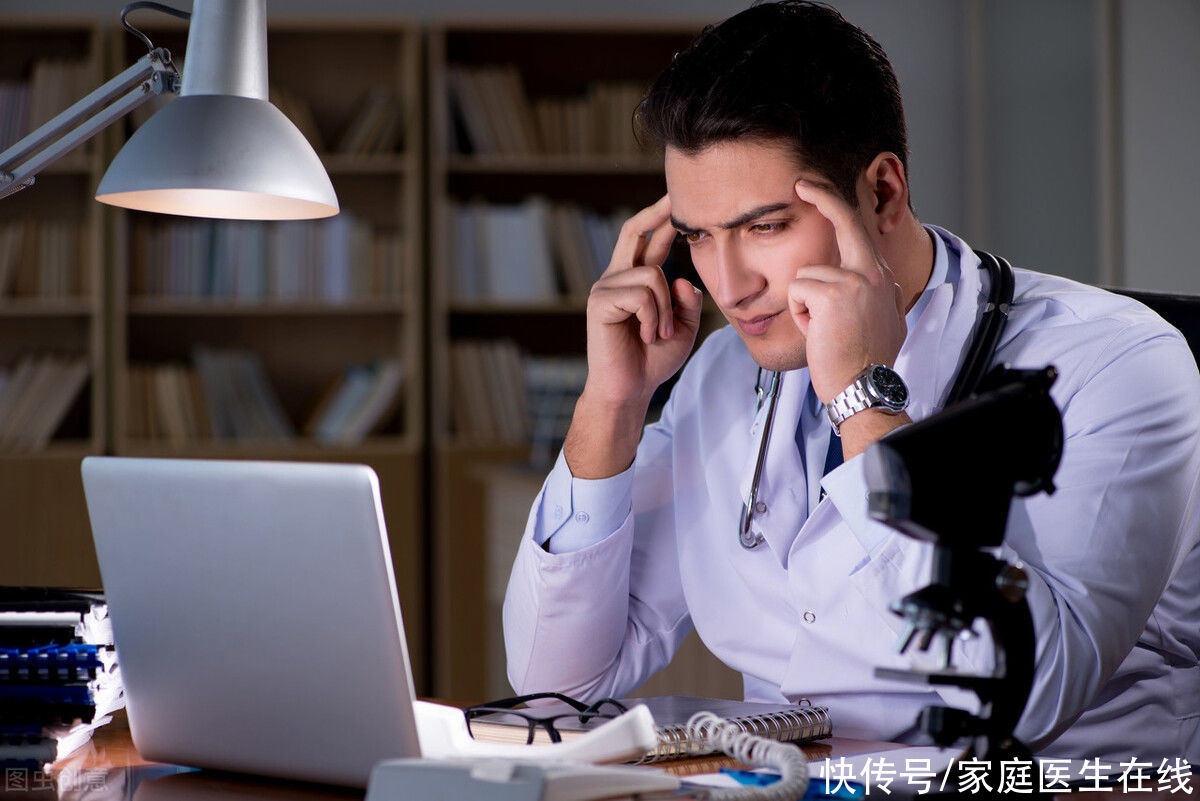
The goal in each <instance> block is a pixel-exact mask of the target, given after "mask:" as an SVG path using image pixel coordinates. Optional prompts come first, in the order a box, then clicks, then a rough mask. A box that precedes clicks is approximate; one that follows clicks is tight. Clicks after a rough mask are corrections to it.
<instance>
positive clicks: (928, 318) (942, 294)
mask: <svg viewBox="0 0 1200 801" xmlns="http://www.w3.org/2000/svg"><path fill="white" fill-rule="evenodd" d="M929 227H931V228H933V226H929ZM934 231H935V236H943V237H944V238H946V239H948V240H949V248H948V252H947V258H949V259H951V260H952V261H957V263H958V268H959V269H958V281H957V282H956V283H951V282H946V283H944V284H942V285H941V286H938V287H937V288H935V289H934V290H933V295H932V297H931V298H930V300H929V304H928V305H927V306H926V307H925V310H924V312H922V313H921V317H920V318H919V319H918V320H917V322H916V324H915V325H913V326H912V328H911V329H910V330H909V332H908V336H907V337H906V338H905V340H904V346H903V347H902V348H901V349H900V354H899V356H897V357H896V371H897V372H898V373H900V375H901V377H903V378H904V381H905V383H906V384H907V385H908V389H909V394H910V395H911V398H912V400H911V401H910V403H909V408H908V415H909V417H911V418H912V419H913V420H921V419H924V418H926V417H928V416H930V415H931V414H933V413H934V412H937V411H940V410H941V408H942V407H943V406H944V405H945V402H946V396H947V395H948V394H949V393H950V387H951V385H952V384H953V383H954V378H955V376H956V375H958V369H959V367H960V366H961V365H962V362H963V359H964V358H965V356H966V351H967V346H968V345H969V344H970V342H971V334H972V333H973V332H974V330H975V321H976V319H977V318H978V316H979V313H980V311H981V309H982V300H981V294H982V292H983V285H982V281H981V280H980V277H979V258H978V257H977V256H976V255H975V252H974V251H973V250H971V249H970V247H968V246H967V244H966V243H965V242H963V241H962V240H961V239H959V238H958V237H956V236H954V235H952V234H949V233H948V232H945V231H943V230H942V229H940V228H935V229H934ZM956 250H957V252H955V251H956ZM964 253H965V254H966V256H965V258H960V254H964Z"/></svg>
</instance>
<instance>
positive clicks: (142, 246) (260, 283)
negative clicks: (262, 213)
mask: <svg viewBox="0 0 1200 801" xmlns="http://www.w3.org/2000/svg"><path fill="white" fill-rule="evenodd" d="M403 259H404V236H403V234H402V233H400V232H399V231H394V230H382V229H376V228H375V227H374V226H372V225H370V224H369V223H368V222H366V221H365V220H362V219H359V218H357V217H355V216H354V215H352V214H350V213H349V212H342V213H341V214H339V215H338V216H336V217H332V218H330V219H328V220H321V221H318V222H309V221H291V222H281V223H262V222H244V221H234V222H231V221H224V220H217V221H214V220H170V221H165V222H164V221H162V220H153V221H150V220H145V221H142V223H140V224H139V225H137V226H136V227H135V228H134V231H133V266H132V270H131V273H130V293H131V294H132V295H133V296H134V297H138V298H144V297H151V298H171V299H175V300H192V301H195V300H220V301H227V300H234V301H243V302H251V303H255V302H258V303H261V302H283V303H286V302H301V301H307V302H312V301H319V302H326V303H340V302H346V301H352V300H361V299H375V298H394V297H396V296H397V295H399V293H400V291H401V286H400V283H399V281H400V275H401V273H402V270H401V265H402V262H403Z"/></svg>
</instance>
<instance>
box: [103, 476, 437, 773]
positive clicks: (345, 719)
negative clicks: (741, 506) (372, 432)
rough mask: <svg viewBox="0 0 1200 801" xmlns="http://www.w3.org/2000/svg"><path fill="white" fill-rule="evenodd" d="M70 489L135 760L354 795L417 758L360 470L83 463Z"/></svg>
mask: <svg viewBox="0 0 1200 801" xmlns="http://www.w3.org/2000/svg"><path fill="white" fill-rule="evenodd" d="M83 486H84V491H85V493H86V495H87V505H88V513H89V514H90V516H91V522H92V532H93V536H94V538H95V541H96V554H97V556H98V557H99V561H100V573H101V576H102V578H103V581H104V590H105V593H106V594H107V598H108V604H109V609H110V611H111V615H112V622H113V630H114V635H115V638H116V644H117V654H118V657H119V659H120V663H121V673H122V675H123V678H124V681H125V687H126V694H127V698H128V708H129V725H130V729H131V731H132V734H133V742H134V745H136V746H137V749H138V751H139V752H140V753H141V754H142V756H144V757H146V758H147V759H151V760H156V761H163V762H173V763H178V764H183V765H192V766H196V767H205V768H216V769H221V770H231V771H239V772H246V773H257V774H264V775H271V776H283V777H288V778H294V779H303V780H308V781H319V782H327V783H332V784H341V785H356V786H366V783H367V778H368V776H369V774H370V771H371V767H372V766H373V765H374V764H375V763H376V762H378V761H379V760H381V759H385V758H389V757H415V756H419V754H420V749H419V746H418V741H417V732H416V727H415V724H414V721H413V710H412V701H413V686H412V672H411V670H410V668H409V662H408V649H407V648H406V646H405V640H404V626H403V623H402V622H401V618H400V604H399V601H398V599H397V596H396V582H395V577H394V575H393V573H392V564H391V559H390V556H389V548H388V541H387V532H386V529H385V527H384V521H383V510H382V507H381V505H380V500H379V482H378V479H377V478H376V476H375V473H374V471H372V470H371V469H370V468H368V467H363V466H360V465H328V464H296V463H274V462H242V461H201V460H186V459H120V458H102V457H89V458H87V459H84V460H83Z"/></svg>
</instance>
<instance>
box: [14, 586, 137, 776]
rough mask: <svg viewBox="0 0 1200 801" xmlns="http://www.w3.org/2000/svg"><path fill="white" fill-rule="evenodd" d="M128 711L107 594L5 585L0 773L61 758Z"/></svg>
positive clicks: (34, 766) (37, 765) (35, 766)
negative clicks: (123, 710) (119, 713)
mask: <svg viewBox="0 0 1200 801" xmlns="http://www.w3.org/2000/svg"><path fill="white" fill-rule="evenodd" d="M124 705H125V693H124V690H123V688H122V684H121V673H120V667H119V666H118V664H117V654H116V650H115V648H114V647H113V635H112V625H111V623H110V621H109V619H108V607H107V606H106V605H105V604H104V601H103V597H102V596H100V595H98V594H96V593H78V592H69V591H63V590H52V589H41V588H27V587H0V708H3V710H4V714H3V716H0V767H5V768H9V767H32V768H40V767H41V766H42V765H44V764H46V763H50V762H55V761H57V760H59V759H62V758H63V757H65V756H67V755H68V754H70V753H72V752H73V751H75V750H77V749H78V748H79V747H80V746H82V745H84V744H85V743H87V742H88V741H89V740H90V739H91V737H92V732H93V731H94V730H95V729H96V728H97V727H99V726H102V725H104V724H105V723H108V722H109V721H110V720H111V719H112V717H111V716H112V713H113V712H115V711H116V710H118V709H120V708H122V707H123V706H124Z"/></svg>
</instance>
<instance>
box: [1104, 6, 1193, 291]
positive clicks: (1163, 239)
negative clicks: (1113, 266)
mask: <svg viewBox="0 0 1200 801" xmlns="http://www.w3.org/2000/svg"><path fill="white" fill-rule="evenodd" d="M1121 16H1122V35H1121V51H1122V52H1121V62H1122V70H1121V81H1122V93H1121V96H1122V103H1123V107H1124V111H1123V115H1122V117H1123V120H1124V124H1123V126H1122V131H1121V135H1122V147H1123V150H1124V169H1123V172H1122V180H1123V182H1124V189H1125V195H1124V206H1123V209H1122V213H1123V215H1124V226H1123V227H1124V232H1125V234H1124V241H1125V247H1124V262H1125V282H1126V283H1127V284H1128V285H1129V286H1133V287H1139V288H1142V289H1160V290H1169V291H1182V292H1191V293H1197V294H1200V255H1197V248H1196V245H1195V242H1196V232H1197V230H1198V228H1200V156H1198V154H1197V146H1198V145H1200V3H1197V2H1195V0H1136V2H1135V0H1123V2H1122V3H1121Z"/></svg>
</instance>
